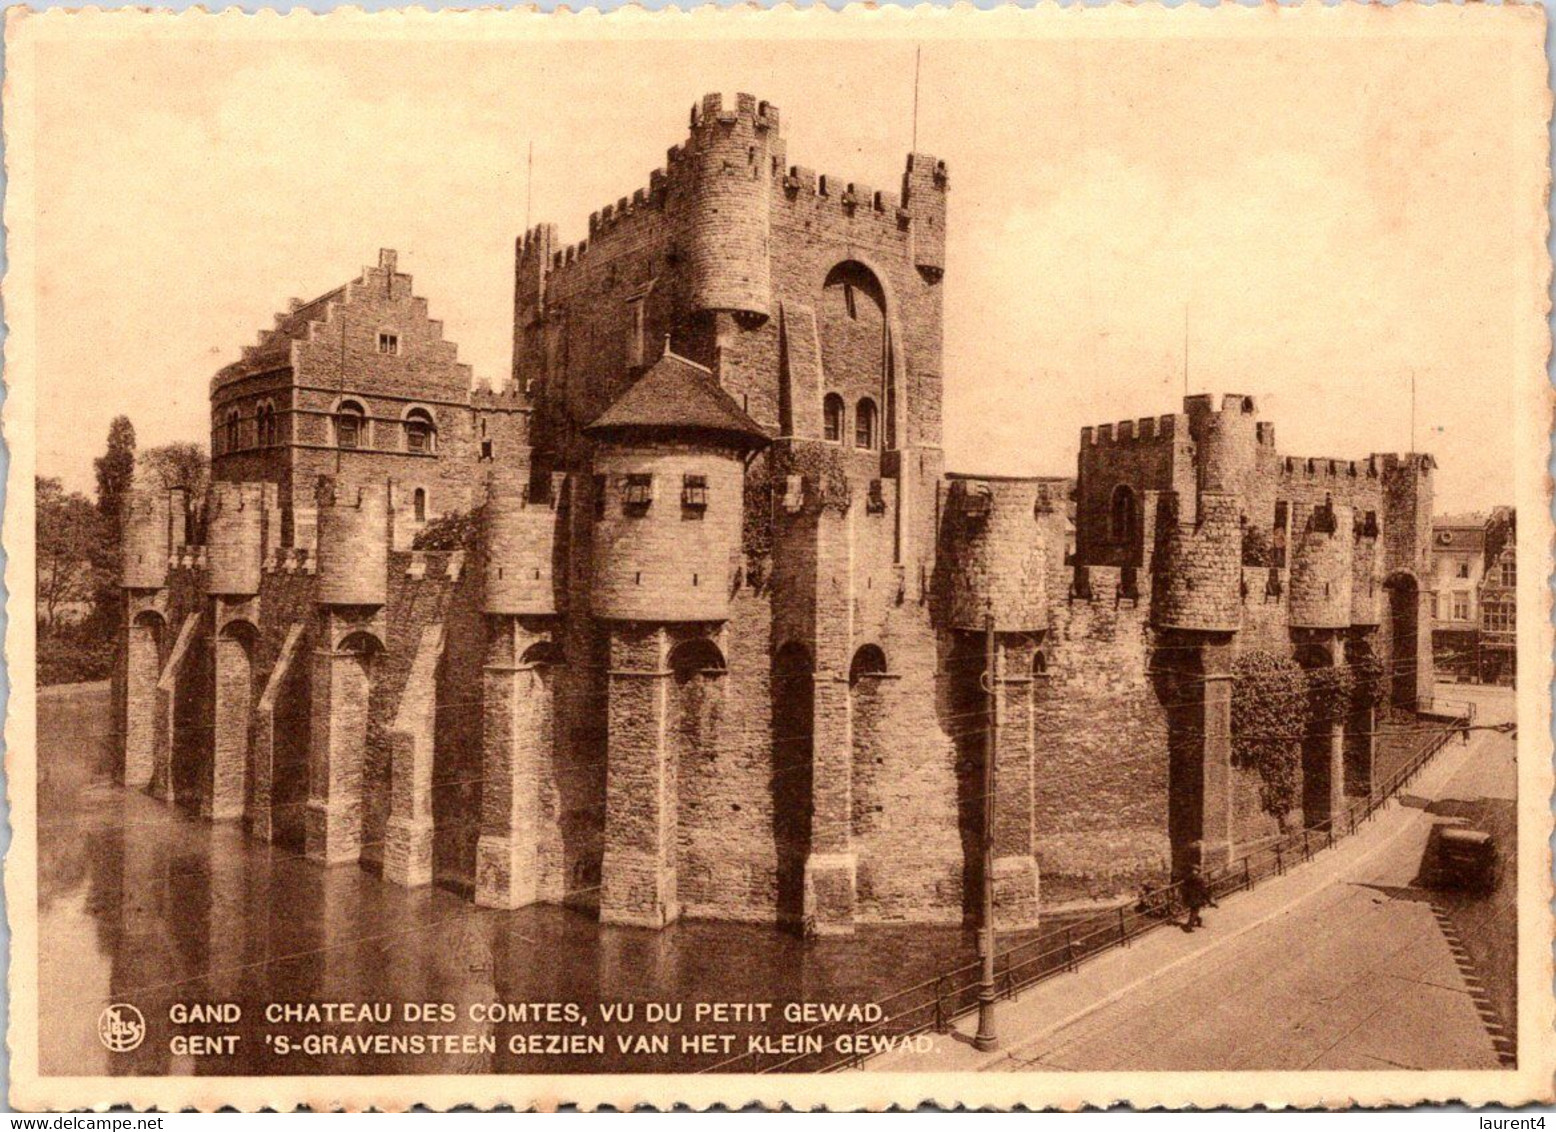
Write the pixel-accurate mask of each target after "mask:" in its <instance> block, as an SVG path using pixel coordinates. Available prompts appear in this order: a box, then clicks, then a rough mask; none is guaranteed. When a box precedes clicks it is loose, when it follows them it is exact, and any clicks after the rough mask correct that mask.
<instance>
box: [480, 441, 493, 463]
mask: <svg viewBox="0 0 1556 1132" xmlns="http://www.w3.org/2000/svg"><path fill="white" fill-rule="evenodd" d="M491 458H492V442H491V441H490V440H483V441H481V459H483V460H490V459H491Z"/></svg>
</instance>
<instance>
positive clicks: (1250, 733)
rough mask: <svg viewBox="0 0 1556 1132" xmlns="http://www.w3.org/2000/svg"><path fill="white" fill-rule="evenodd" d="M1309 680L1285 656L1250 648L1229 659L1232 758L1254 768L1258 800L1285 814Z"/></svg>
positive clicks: (1296, 787) (1292, 798) (1298, 761)
mask: <svg viewBox="0 0 1556 1132" xmlns="http://www.w3.org/2000/svg"><path fill="white" fill-rule="evenodd" d="M1308 701H1309V697H1308V685H1307V680H1306V678H1305V676H1304V674H1303V671H1302V667H1301V666H1300V665H1299V664H1297V662H1296V661H1294V660H1292V659H1291V658H1290V657H1285V656H1279V655H1277V654H1275V653H1272V652H1265V651H1260V650H1254V651H1251V652H1245V653H1243V654H1242V655H1241V656H1239V657H1238V658H1237V659H1236V661H1235V662H1234V663H1233V665H1232V762H1233V765H1235V766H1239V767H1244V768H1249V769H1253V770H1256V771H1258V772H1259V778H1260V789H1259V802H1260V805H1261V806H1263V808H1264V811H1265V812H1266V813H1269V814H1273V815H1274V816H1275V817H1277V818H1284V817H1285V815H1286V814H1288V813H1290V812H1291V811H1292V810H1293V809H1294V808H1295V807H1296V804H1297V798H1298V795H1299V792H1300V787H1301V783H1300V780H1299V778H1300V772H1301V766H1302V734H1303V732H1305V731H1306V730H1307V722H1308V707H1309V702H1308Z"/></svg>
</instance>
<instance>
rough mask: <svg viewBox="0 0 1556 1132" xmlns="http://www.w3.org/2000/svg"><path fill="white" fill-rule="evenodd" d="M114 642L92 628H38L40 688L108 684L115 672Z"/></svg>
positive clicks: (83, 626) (61, 626)
mask: <svg viewBox="0 0 1556 1132" xmlns="http://www.w3.org/2000/svg"><path fill="white" fill-rule="evenodd" d="M114 648H115V643H114V638H113V637H112V636H105V635H104V634H102V633H98V632H95V631H93V629H92V627H91V625H89V624H70V623H66V624H56V625H55V626H54V627H53V628H52V629H46V628H45V627H44V626H42V625H40V626H38V685H39V687H43V686H45V685H48V684H81V683H85V682H86V681H88V680H106V679H108V675H109V673H110V672H111V671H112V670H113V658H114Z"/></svg>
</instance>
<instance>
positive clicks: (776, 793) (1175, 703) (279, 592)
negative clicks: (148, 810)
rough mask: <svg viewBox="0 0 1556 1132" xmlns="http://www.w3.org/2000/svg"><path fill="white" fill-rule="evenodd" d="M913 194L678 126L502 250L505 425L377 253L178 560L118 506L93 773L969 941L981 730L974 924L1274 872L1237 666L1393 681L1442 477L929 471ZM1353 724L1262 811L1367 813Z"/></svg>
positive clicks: (375, 848) (1246, 426)
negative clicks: (1215, 866) (983, 901)
mask: <svg viewBox="0 0 1556 1132" xmlns="http://www.w3.org/2000/svg"><path fill="white" fill-rule="evenodd" d="M948 192H949V181H948V174H947V171H946V168H945V166H944V164H943V163H941V162H939V161H937V160H935V159H934V158H933V157H930V156H928V155H925V154H913V155H910V156H909V157H908V160H907V164H906V169H905V171H904V174H903V177H902V182H901V184H900V186H899V187H898V188H897V190H896V191H887V190H878V189H875V188H873V187H871V186H869V185H865V184H861V183H858V182H852V181H847V180H843V179H841V178H837V177H833V176H831V175H818V174H817V173H815V172H814V171H812V170H810V169H807V168H804V167H803V166H799V165H791V164H789V160H788V155H787V152H786V143H785V140H784V137H783V135H782V131H781V126H780V117H779V113H778V109H777V108H776V107H774V106H771V105H769V104H767V103H764V102H758V101H757V100H755V99H753V98H751V97H749V96H747V95H740V96H739V97H738V98H737V99H736V101H735V102H734V103H733V104H728V103H725V102H724V101H723V100H722V99H720V98H719V97H718V96H716V95H711V96H708V97H706V98H704V99H703V100H702V102H701V103H700V104H699V105H698V106H696V107H694V108H693V110H692V114H691V124H690V133H689V136H688V138H687V139H686V141H685V142H684V143H683V144H681V145H679V146H676V147H674V148H672V149H671V150H670V151H669V153H668V155H667V160H666V164H665V166H664V168H662V169H660V170H656V171H655V172H653V173H652V174H650V176H649V178H648V182H647V184H646V186H644V187H641V188H639V189H637V190H636V191H635V192H633V193H632V194H631V195H630V196H624V197H622V198H620V199H619V200H618V201H616V202H614V203H612V204H609V205H606V206H605V207H604V208H602V209H601V210H600V211H598V212H596V213H594V214H593V215H592V216H591V217H590V219H589V230H588V237H587V239H585V240H582V241H580V242H578V243H576V244H571V245H565V246H564V245H563V244H562V243H561V242H560V241H559V239H558V236H557V231H556V229H555V228H554V227H553V226H551V225H548V224H543V225H540V226H538V227H536V228H534V229H532V230H531V231H528V232H526V233H524V234H523V235H522V236H521V237H520V238H519V239H518V241H517V245H516V255H515V288H514V333H513V373H512V375H511V380H510V381H509V382H508V383H506V387H505V388H504V389H503V390H502V391H493V390H489V389H486V388H478V389H474V390H473V389H472V377H471V374H470V372H469V369H468V368H467V367H465V366H463V365H462V364H460V363H459V362H458V360H457V357H456V350H455V347H454V346H453V345H452V344H451V343H449V342H447V341H446V340H445V339H444V337H443V335H442V327H441V325H440V324H439V323H438V322H437V321H436V320H434V319H432V318H431V317H430V314H429V311H428V306H427V303H426V301H425V300H424V299H422V298H420V297H417V296H416V295H415V294H414V292H413V290H412V284H411V279H410V277H409V276H408V275H405V274H403V273H401V272H400V270H399V265H398V263H397V262H396V257H395V254H394V253H393V252H389V251H385V252H382V253H380V257H379V261H378V263H377V265H376V266H371V267H368V268H365V269H364V270H363V271H362V273H361V274H360V275H359V276H358V277H357V278H356V279H354V280H352V281H351V282H349V283H347V284H345V285H344V286H343V287H340V288H338V289H337V290H334V291H331V292H329V293H328V294H326V295H323V296H321V297H320V298H318V299H315V300H313V301H312V302H308V303H293V305H292V308H291V309H290V310H289V311H287V312H286V313H284V314H281V315H278V316H277V318H276V323H275V326H274V328H273V329H270V330H268V331H265V332H264V333H263V334H262V335H261V337H260V340H259V342H258V344H257V345H256V346H254V347H252V348H249V349H246V350H245V351H244V354H243V357H242V359H241V360H240V361H238V362H237V363H235V364H234V365H231V366H228V367H227V368H226V369H224V370H222V371H221V372H220V373H219V374H218V375H217V376H216V378H215V380H214V382H213V384H212V390H211V397H212V438H211V439H212V452H213V457H214V472H215V481H216V482H215V483H214V485H213V488H212V491H211V494H210V498H209V499H208V500H206V501H204V503H203V507H202V508H200V510H199V514H200V515H201V516H203V520H204V521H203V524H194V523H192V522H191V521H190V518H191V515H192V514H193V513H194V508H193V507H192V504H193V502H194V501H190V500H186V499H184V498H182V497H181V496H180V495H178V494H176V493H174V494H171V495H170V494H168V493H165V492H164V493H153V492H144V491H142V492H136V493H135V494H134V495H133V497H132V500H131V502H130V504H129V508H128V511H127V513H126V535H125V543H124V567H123V583H124V586H125V590H126V594H127V597H128V610H127V617H126V623H125V626H124V632H125V639H124V648H123V651H122V658H123V662H122V666H121V670H120V672H119V674H118V679H117V681H116V691H117V699H116V703H117V705H118V708H117V710H118V711H119V712H120V713H121V720H122V731H123V735H124V740H123V748H124V749H123V772H124V778H125V782H126V784H127V785H131V786H140V787H146V788H148V789H150V790H151V791H152V792H153V793H155V794H156V795H158V796H160V797H163V798H166V799H168V800H169V801H178V802H183V803H185V804H189V805H192V806H197V807H199V808H200V810H201V812H203V813H204V814H206V815H208V816H209V817H211V818H213V819H236V820H241V821H242V822H244V823H245V825H246V827H247V829H248V830H249V831H250V832H251V833H252V835H253V836H254V837H256V838H261V839H266V840H269V841H274V842H278V843H281V844H285V845H292V846H296V847H297V848H299V849H301V850H303V851H305V852H306V854H307V856H308V857H310V858H312V859H314V860H316V861H318V862H321V863H325V864H335V863H343V862H357V861H360V862H363V863H365V864H367V865H369V866H371V867H373V868H375V869H379V870H381V871H382V874H383V876H384V877H385V878H386V879H387V880H390V881H392V882H394V883H397V884H403V885H422V884H428V883H432V882H434V881H437V882H439V883H444V884H451V885H455V886H461V887H463V888H464V889H466V890H467V891H468V892H469V893H470V894H471V897H472V899H474V900H475V901H476V902H477V903H480V904H483V905H488V906H493V907H505V908H506V907H517V906H520V905H524V904H529V903H533V902H537V901H545V902H554V903H565V904H569V905H574V906H577V907H580V908H586V909H591V910H597V912H598V915H599V917H600V919H601V920H603V921H606V922H610V923H620V924H634V925H642V926H648V927H660V926H663V925H665V924H668V923H670V922H672V921H674V920H675V919H677V918H678V917H682V916H686V917H706V918H715V919H730V920H751V921H762V922H785V923H796V924H798V923H804V924H805V925H806V926H807V927H808V928H809V929H810V930H813V931H815V932H818V933H822V934H826V933H841V932H847V931H849V930H851V929H852V927H853V925H855V924H858V923H869V922H881V921H925V922H946V923H958V922H960V921H962V920H963V918H964V916H967V915H969V914H971V913H972V912H973V910H974V909H975V907H976V900H977V893H978V892H979V887H980V885H981V883H982V874H981V871H980V870H981V861H980V838H981V836H982V813H983V797H984V794H985V784H984V782H983V781H982V769H981V767H982V763H981V752H982V743H983V738H984V734H985V727H986V724H987V722H988V716H989V712H990V710H991V707H992V711H993V712H994V713H995V718H996V719H997V722H998V728H997V734H998V746H997V750H996V752H995V759H996V766H997V770H996V774H997V789H996V791H995V795H996V796H995V806H994V830H993V836H994V843H995V852H994V870H995V876H994V881H995V888H996V897H997V908H998V915H999V917H1000V920H1001V922H1002V923H1003V924H1004V925H1006V926H1024V925H1031V924H1034V923H1035V922H1036V921H1037V918H1038V909H1039V900H1040V898H1041V900H1042V901H1043V902H1045V903H1054V902H1065V901H1073V900H1103V899H1108V898H1111V897H1114V896H1117V895H1119V894H1120V893H1123V892H1126V891H1129V890H1131V889H1132V888H1133V887H1134V886H1135V885H1137V884H1138V883H1139V882H1140V881H1141V880H1144V879H1153V878H1159V877H1162V876H1165V875H1167V874H1168V873H1170V872H1172V871H1175V870H1181V869H1182V868H1183V867H1185V866H1186V865H1187V864H1189V863H1190V862H1193V861H1207V862H1211V863H1214V862H1215V861H1218V860H1225V859H1227V858H1228V857H1229V856H1230V854H1232V853H1233V852H1234V851H1236V850H1238V849H1241V848H1246V847H1249V846H1251V845H1253V844H1255V843H1257V842H1259V841H1261V840H1262V839H1265V838H1268V837H1270V836H1272V835H1273V834H1274V833H1275V832H1276V831H1277V828H1278V825H1277V818H1276V817H1275V816H1272V815H1271V814H1270V813H1269V812H1266V810H1265V809H1264V808H1262V807H1261V805H1260V793H1259V783H1258V776H1257V774H1256V773H1255V772H1254V771H1252V770H1250V769H1248V768H1245V767H1241V766H1238V765H1235V764H1234V760H1233V758H1232V745H1231V716H1230V704H1231V682H1232V670H1233V665H1234V663H1235V661H1236V658H1237V657H1238V656H1239V655H1240V654H1241V653H1244V652H1247V651H1249V650H1255V649H1257V650H1265V651H1271V652H1275V653H1277V654H1279V655H1281V656H1288V657H1295V658H1296V659H1297V660H1298V661H1299V662H1300V663H1301V664H1303V665H1304V666H1307V667H1323V666H1334V665H1347V664H1355V663H1358V662H1359V661H1360V660H1361V659H1362V658H1366V657H1375V658H1377V659H1378V660H1380V661H1382V662H1383V664H1384V665H1385V666H1386V669H1387V671H1389V672H1390V673H1392V689H1391V691H1392V696H1393V699H1394V701H1395V703H1397V704H1399V705H1401V706H1402V707H1407V708H1408V707H1411V706H1413V705H1414V703H1415V701H1416V700H1417V698H1418V697H1420V696H1423V695H1427V694H1429V689H1430V679H1431V673H1430V657H1431V652H1430V647H1429V636H1428V634H1429V633H1430V627H1431V626H1430V618H1429V617H1428V616H1425V615H1424V614H1423V612H1422V610H1423V608H1424V607H1423V603H1424V602H1427V601H1429V600H1430V594H1429V593H1428V592H1426V590H1425V589H1424V583H1425V582H1426V580H1427V579H1428V578H1429V577H1430V573H1429V570H1428V565H1429V563H1428V561H1427V555H1428V554H1429V552H1430V539H1429V537H1428V536H1429V533H1430V515H1431V493H1432V461H1431V458H1430V457H1427V456H1420V455H1399V456H1395V455H1375V456H1370V457H1367V458H1364V459H1359V460H1330V459H1322V460H1319V459H1307V458H1299V457H1292V456H1283V455H1281V454H1280V453H1279V452H1278V450H1277V448H1276V444H1275V436H1274V431H1273V429H1272V427H1271V426H1269V425H1268V424H1266V423H1264V422H1260V421H1258V420H1257V416H1256V412H1255V406H1254V403H1253V401H1252V400H1251V399H1249V398H1244V397H1240V396H1232V397H1227V398H1224V399H1223V400H1222V401H1220V402H1219V403H1217V402H1215V401H1213V400H1212V399H1211V398H1209V397H1190V398H1188V399H1187V400H1186V401H1185V404H1184V407H1183V411H1182V412H1181V413H1177V414H1173V415H1169V416H1164V417H1160V418H1152V419H1146V420H1142V421H1138V422H1133V421H1125V422H1123V423H1120V424H1117V425H1113V424H1104V425H1101V426H1100V427H1097V428H1088V429H1085V430H1083V432H1082V435H1081V445H1080V456H1079V463H1078V467H1077V470H1076V475H1075V476H1074V478H1073V479H1069V478H1064V479H1058V478H1026V479H1021V478H1011V477H1000V476H986V477H974V476H967V475H961V474H948V473H947V472H946V470H945V467H944V459H943V456H942V453H941V447H940V445H941V415H940V406H941V383H942V370H941V364H942V363H941V309H942V302H943V287H944V272H945V233H946V223H947V195H948ZM1072 512H1073V539H1074V546H1073V549H1069V548H1068V547H1067V528H1068V526H1069V524H1070V522H1071V514H1072ZM456 515H459V516H467V517H468V521H467V522H463V523H453V522H444V523H438V522H437V520H438V519H439V518H440V517H447V516H456ZM202 528H203V530H204V532H205V534H204V540H203V544H195V543H194V541H193V540H192V539H191V537H190V532H191V531H194V530H198V529H202ZM423 532H426V533H425V535H423ZM1250 546H1255V547H1263V548H1264V553H1263V555H1262V557H1261V556H1260V555H1251V554H1250V551H1249V548H1250ZM434 547H435V548H434ZM991 628H992V631H993V634H994V640H995V655H996V660H995V668H994V671H993V672H992V673H991V674H990V679H989V680H988V681H987V682H985V681H984V679H983V677H984V667H985V660H984V648H985V634H986V633H987V632H988V631H989V630H990V629H991ZM1373 731H1374V724H1373V719H1372V709H1371V708H1365V709H1359V710H1358V711H1357V712H1354V713H1352V714H1350V715H1349V716H1346V717H1342V718H1337V719H1336V720H1334V722H1333V723H1332V725H1330V728H1329V730H1328V731H1327V732H1325V733H1323V734H1321V735H1319V736H1317V737H1313V736H1309V737H1308V739H1307V740H1305V742H1304V746H1303V756H1302V767H1301V776H1302V789H1301V799H1300V803H1299V805H1298V807H1297V808H1296V809H1295V810H1294V811H1292V812H1291V813H1289V814H1288V815H1286V818H1285V820H1286V821H1287V822H1288V824H1289V823H1291V822H1305V823H1307V824H1309V825H1314V824H1319V823H1321V822H1323V821H1324V820H1325V819H1326V818H1327V817H1328V815H1329V814H1330V813H1332V812H1335V811H1336V810H1337V808H1338V807H1339V806H1340V805H1341V804H1342V802H1343V799H1344V797H1345V795H1346V794H1347V793H1356V792H1360V793H1365V792H1366V791H1367V789H1368V787H1369V776H1370V767H1371V747H1372V743H1373Z"/></svg>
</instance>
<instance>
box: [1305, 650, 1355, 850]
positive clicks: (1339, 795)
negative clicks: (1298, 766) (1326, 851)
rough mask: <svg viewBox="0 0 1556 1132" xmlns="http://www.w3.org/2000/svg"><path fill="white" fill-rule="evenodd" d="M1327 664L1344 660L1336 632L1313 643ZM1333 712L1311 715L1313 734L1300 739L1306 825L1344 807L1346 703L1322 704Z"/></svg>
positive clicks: (1331, 817)
mask: <svg viewBox="0 0 1556 1132" xmlns="http://www.w3.org/2000/svg"><path fill="white" fill-rule="evenodd" d="M1318 649H1321V650H1322V652H1323V653H1324V655H1325V657H1326V658H1327V661H1328V665H1329V666H1330V667H1337V666H1339V665H1343V664H1344V663H1345V645H1344V641H1343V639H1342V638H1341V637H1340V636H1339V635H1338V634H1332V635H1327V636H1325V637H1324V638H1323V639H1322V640H1321V641H1318V642H1315V650H1318ZM1324 706H1325V708H1326V709H1327V710H1330V711H1332V713H1333V714H1331V715H1330V716H1328V717H1327V718H1320V717H1316V716H1315V717H1314V719H1313V721H1312V724H1311V727H1312V728H1313V730H1314V732H1315V734H1311V735H1307V736H1304V737H1303V742H1302V819H1303V824H1304V825H1306V826H1308V827H1309V828H1312V827H1315V826H1320V825H1323V824H1324V823H1326V822H1329V821H1332V820H1334V819H1336V818H1337V817H1338V816H1339V815H1340V814H1341V813H1343V812H1344V810H1345V721H1346V715H1347V709H1348V706H1349V705H1339V704H1326V705H1324Z"/></svg>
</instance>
